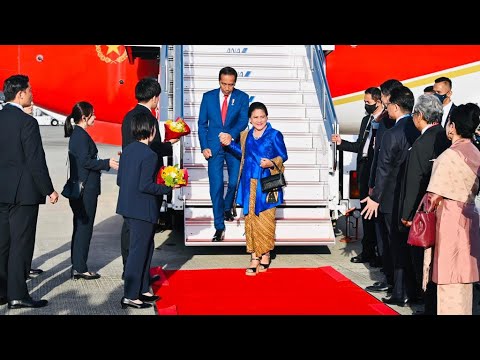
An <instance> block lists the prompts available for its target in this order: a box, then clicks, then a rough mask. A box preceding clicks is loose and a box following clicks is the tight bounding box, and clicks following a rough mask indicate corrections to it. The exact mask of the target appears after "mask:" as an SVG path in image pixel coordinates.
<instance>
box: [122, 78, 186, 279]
mask: <svg viewBox="0 0 480 360" xmlns="http://www.w3.org/2000/svg"><path fill="white" fill-rule="evenodd" d="M161 92H162V89H161V87H160V84H159V83H158V81H157V80H156V79H154V78H144V79H141V80H140V81H139V82H138V83H137V85H136V86H135V98H136V99H137V101H138V104H137V105H136V106H135V107H134V108H133V109H132V110H130V111H129V112H128V113H127V114H126V115H125V118H124V119H123V123H122V150H123V149H125V147H126V146H127V145H129V144H130V143H132V142H134V141H135V138H134V137H133V135H132V127H131V123H132V120H133V117H134V116H135V115H136V114H140V113H145V114H148V115H149V116H151V117H152V118H153V119H155V130H156V132H155V137H154V139H153V141H152V142H151V144H150V149H152V150H153V151H154V152H155V153H156V154H157V155H158V163H157V168H156V171H155V172H158V170H159V169H160V168H161V167H162V166H163V157H164V156H171V155H172V145H173V144H175V143H176V142H177V141H178V139H172V140H169V141H167V142H162V139H161V137H160V129H159V127H158V121H157V119H156V118H155V116H153V114H152V110H154V109H156V108H157V106H158V103H159V101H160V93H161ZM159 201H160V198H159ZM129 247H130V231H129V228H128V224H127V222H125V221H124V222H123V226H122V234H121V250H122V260H123V273H122V279H123V278H124V273H125V264H126V262H127V257H128V249H129ZM156 279H158V275H157V276H156V278H152V281H155V280H156Z"/></svg>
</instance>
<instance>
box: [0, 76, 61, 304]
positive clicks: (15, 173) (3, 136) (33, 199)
mask: <svg viewBox="0 0 480 360" xmlns="http://www.w3.org/2000/svg"><path fill="white" fill-rule="evenodd" d="M3 91H4V94H5V102H6V104H5V106H4V108H3V109H2V110H1V111H0V124H2V131H1V132H0V303H2V304H4V303H6V301H7V300H8V307H9V308H10V309H18V308H23V307H31V308H37V307H43V306H46V305H47V303H48V302H47V300H43V299H42V300H33V299H32V298H31V297H30V295H29V293H28V288H27V284H26V280H25V279H27V277H28V272H29V270H30V265H31V261H32V256H33V249H34V245H35V232H36V228H37V218H38V205H39V204H45V198H46V196H49V197H50V202H51V203H52V204H55V203H56V202H57V201H58V194H57V192H56V191H55V190H54V188H53V185H52V181H51V179H50V175H49V172H48V167H47V163H46V160H45V152H44V150H43V146H42V138H41V136H40V129H39V126H38V122H37V121H36V120H35V119H34V118H32V116H30V115H28V114H26V113H25V112H24V111H23V107H24V106H29V105H30V104H31V102H32V98H33V94H32V88H31V86H30V83H29V79H28V77H27V76H25V75H13V76H11V77H9V78H8V79H6V80H5V82H4V85H3Z"/></svg>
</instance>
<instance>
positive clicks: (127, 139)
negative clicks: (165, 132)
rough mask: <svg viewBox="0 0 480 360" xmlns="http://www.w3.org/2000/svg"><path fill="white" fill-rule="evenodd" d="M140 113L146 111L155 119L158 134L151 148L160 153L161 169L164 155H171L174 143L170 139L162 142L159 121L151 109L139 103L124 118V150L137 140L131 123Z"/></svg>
mask: <svg viewBox="0 0 480 360" xmlns="http://www.w3.org/2000/svg"><path fill="white" fill-rule="evenodd" d="M140 113H145V114H149V115H150V116H151V117H153V118H154V119H155V128H156V130H157V131H156V134H155V137H154V139H153V141H152V143H151V144H150V148H151V149H152V150H153V151H155V152H156V153H157V155H158V163H157V169H156V170H157V171H158V169H160V167H162V166H163V157H164V156H171V155H172V153H173V151H172V143H171V142H170V141H167V142H162V138H161V137H160V129H159V127H158V121H157V119H156V118H155V116H153V114H152V113H151V111H150V110H148V109H147V108H146V107H145V106H143V105H140V104H137V105H136V106H135V107H134V108H133V109H132V110H130V111H129V112H128V113H127V114H126V115H125V118H124V119H123V122H122V151H123V149H125V147H126V146H127V145H129V144H131V143H132V142H134V141H136V140H135V139H134V138H133V136H132V127H131V123H132V120H133V117H134V116H135V115H136V114H140Z"/></svg>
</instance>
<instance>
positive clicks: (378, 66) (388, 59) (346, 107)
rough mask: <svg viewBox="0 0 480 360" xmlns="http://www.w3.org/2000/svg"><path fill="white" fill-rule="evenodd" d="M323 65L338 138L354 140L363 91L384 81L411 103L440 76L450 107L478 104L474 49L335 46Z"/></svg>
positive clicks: (479, 72) (479, 76)
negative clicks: (402, 89)
mask: <svg viewBox="0 0 480 360" xmlns="http://www.w3.org/2000/svg"><path fill="white" fill-rule="evenodd" d="M326 63H327V65H326V74H327V79H328V83H329V87H330V93H331V95H332V98H333V104H334V106H335V111H336V114H337V118H338V120H339V123H340V133H341V134H352V135H358V131H359V128H360V121H361V119H362V117H363V116H364V110H363V106H364V103H363V95H364V91H365V90H366V89H367V88H369V87H372V86H380V84H381V83H382V82H384V81H385V80H388V79H397V80H400V81H401V82H402V83H403V85H405V86H407V87H409V88H410V89H411V90H412V92H413V94H414V96H415V98H417V97H418V96H419V95H421V94H423V89H424V88H425V87H426V86H428V85H433V84H434V81H435V79H436V78H438V77H441V76H446V77H448V78H450V79H451V80H452V101H453V102H454V103H455V104H464V103H467V102H473V103H477V102H479V100H480V87H479V86H478V84H479V81H480V45H336V46H335V48H334V50H333V51H331V52H330V53H329V54H328V55H327V56H326Z"/></svg>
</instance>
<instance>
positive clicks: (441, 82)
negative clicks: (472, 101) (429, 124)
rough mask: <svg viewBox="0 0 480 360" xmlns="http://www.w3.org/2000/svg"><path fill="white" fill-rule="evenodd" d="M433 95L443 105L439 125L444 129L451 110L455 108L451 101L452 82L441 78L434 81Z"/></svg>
mask: <svg viewBox="0 0 480 360" xmlns="http://www.w3.org/2000/svg"><path fill="white" fill-rule="evenodd" d="M433 91H434V95H435V96H436V97H437V98H438V100H440V102H441V103H442V105H443V116H442V122H441V125H442V126H443V127H445V126H446V125H447V121H448V118H449V117H450V114H451V113H452V110H453V109H455V108H456V107H457V105H455V104H454V103H453V101H452V80H450V79H449V78H447V77H445V76H442V77H439V78H437V79H435V84H434V85H433Z"/></svg>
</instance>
